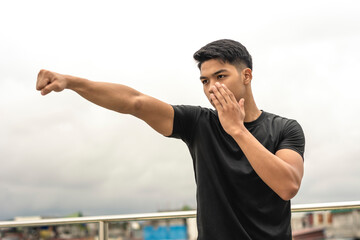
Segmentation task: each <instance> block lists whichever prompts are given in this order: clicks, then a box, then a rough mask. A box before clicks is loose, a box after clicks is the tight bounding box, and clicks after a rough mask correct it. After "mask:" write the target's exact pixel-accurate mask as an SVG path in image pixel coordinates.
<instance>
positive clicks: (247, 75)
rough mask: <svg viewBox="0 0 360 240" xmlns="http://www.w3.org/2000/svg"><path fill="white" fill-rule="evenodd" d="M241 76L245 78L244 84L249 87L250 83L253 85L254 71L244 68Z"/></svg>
mask: <svg viewBox="0 0 360 240" xmlns="http://www.w3.org/2000/svg"><path fill="white" fill-rule="evenodd" d="M241 75H242V77H243V80H244V84H245V85H247V84H249V83H251V80H252V71H251V69H250V68H244V69H243V70H242V71H241Z"/></svg>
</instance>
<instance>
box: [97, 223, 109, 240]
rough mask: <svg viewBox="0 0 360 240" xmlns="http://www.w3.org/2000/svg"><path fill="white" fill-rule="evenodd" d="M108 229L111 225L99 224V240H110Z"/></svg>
mask: <svg viewBox="0 0 360 240" xmlns="http://www.w3.org/2000/svg"><path fill="white" fill-rule="evenodd" d="M108 228H109V223H107V222H104V221H100V222H99V240H108Z"/></svg>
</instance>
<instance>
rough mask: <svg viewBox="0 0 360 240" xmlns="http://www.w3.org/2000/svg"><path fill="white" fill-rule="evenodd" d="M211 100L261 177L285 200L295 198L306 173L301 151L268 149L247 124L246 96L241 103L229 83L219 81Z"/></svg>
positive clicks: (226, 129)
mask: <svg viewBox="0 0 360 240" xmlns="http://www.w3.org/2000/svg"><path fill="white" fill-rule="evenodd" d="M211 99H212V101H213V102H214V105H215V107H216V109H217V111H218V114H219V119H220V122H221V125H222V126H223V128H224V130H225V131H226V132H227V133H228V134H229V135H231V136H232V137H233V138H234V140H235V141H236V142H237V144H238V145H239V146H240V148H241V150H242V151H243V152H244V154H245V156H246V157H247V159H248V160H249V162H250V164H251V166H252V167H253V169H254V170H255V172H256V173H257V174H258V175H259V177H260V178H261V179H262V180H263V181H264V182H265V183H266V184H267V185H268V186H269V187H270V188H271V189H272V190H273V191H274V192H276V193H277V194H278V195H279V196H280V197H281V198H282V199H284V200H290V199H291V198H293V197H294V196H295V195H296V193H297V192H298V190H299V188H300V184H301V180H302V176H303V159H302V157H301V156H300V154H299V153H297V152H295V151H293V150H290V149H281V150H279V151H277V152H276V153H275V154H273V153H271V152H270V151H268V150H267V149H266V148H265V147H264V146H263V145H262V144H261V143H260V142H259V141H258V140H257V139H256V138H255V137H254V136H253V135H252V134H251V133H250V132H249V131H248V130H247V129H246V128H245V126H244V118H245V109H244V99H241V100H240V101H239V102H237V101H236V99H235V97H234V95H233V94H232V93H231V92H230V90H229V89H227V87H226V86H225V85H220V84H219V83H218V84H216V86H214V87H213V94H211Z"/></svg>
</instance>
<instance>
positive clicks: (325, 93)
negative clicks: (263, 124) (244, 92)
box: [0, 0, 360, 220]
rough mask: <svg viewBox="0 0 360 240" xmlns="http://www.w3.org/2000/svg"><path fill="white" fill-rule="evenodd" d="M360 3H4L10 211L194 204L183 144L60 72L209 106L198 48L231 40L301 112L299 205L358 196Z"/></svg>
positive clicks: (258, 91) (3, 208)
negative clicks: (54, 76) (54, 78)
mask: <svg viewBox="0 0 360 240" xmlns="http://www.w3.org/2000/svg"><path fill="white" fill-rule="evenodd" d="M359 12H360V3H359V2H358V1H355V0H354V1H347V0H345V1H344V0H341V1H340V0H339V1H325V0H324V1H314V0H311V1H308V0H306V1H301V2H297V3H294V2H293V1H285V0H284V1H244V2H242V1H238V0H236V1H226V0H225V1H224V0H222V1H209V0H206V1H205V0H204V1H184V0H183V1H176V2H175V1H166V0H164V1H157V0H153V1H146V0H138V1H74V0H71V1H70V0H69V1H64V0H63V1H48V0H46V1H45V0H44V1H38V0H35V1H16V0H15V1H1V2H0V39H1V40H0V43H1V44H0V136H1V137H0V164H1V167H0V220H4V219H9V218H12V217H14V216H33V215H42V216H63V215H66V214H69V213H73V212H76V211H82V212H83V213H84V214H85V215H107V214H123V213H140V212H155V211H158V210H164V209H177V208H181V207H182V206H183V205H185V204H187V205H190V206H192V207H194V208H195V207H196V203H195V181H194V174H193V169H192V160H191V158H190V154H189V153H188V151H187V148H186V145H185V144H184V143H182V142H181V141H179V140H174V139H168V138H164V137H162V136H161V135H159V134H157V133H156V132H154V131H153V130H152V129H150V128H149V127H148V126H147V125H146V124H145V123H143V122H142V121H140V120H138V119H136V118H134V117H131V116H127V115H120V114H117V113H115V112H112V111H109V110H106V109H102V108H100V107H98V106H96V105H93V104H91V103H88V102H86V101H85V100H84V99H82V98H81V97H79V96H78V95H77V94H76V93H74V92H71V91H69V90H66V91H64V92H62V93H52V94H50V95H48V96H45V97H44V96H41V95H40V93H39V92H37V91H36V90H35V82H36V76H37V73H38V71H39V70H40V69H42V68H45V69H49V70H53V71H57V72H60V73H66V74H71V75H76V76H81V77H85V78H88V79H92V80H96V81H109V82H116V83H122V84H126V85H129V86H131V87H133V88H135V89H137V90H139V91H142V92H144V93H146V94H149V95H152V96H154V97H157V98H159V99H161V100H163V101H166V102H168V103H171V104H192V105H201V106H204V107H210V104H209V103H208V102H207V99H206V97H205V96H204V94H203V92H202V86H201V83H200V81H199V71H198V69H197V67H196V63H195V62H194V60H193V59H192V55H193V53H194V52H195V51H196V50H198V49H199V48H200V47H202V46H203V45H205V44H207V43H208V42H211V41H213V40H217V39H221V38H231V39H235V40H237V41H240V42H241V43H243V44H244V45H245V46H246V47H247V49H248V50H249V52H250V53H251V54H252V56H253V63H254V71H253V76H254V78H253V91H254V97H255V99H256V102H257V104H258V106H259V108H260V109H263V110H266V111H268V112H273V113H276V114H279V115H282V116H286V117H289V118H294V119H297V120H298V122H299V123H300V124H301V125H302V127H303V129H304V132H305V135H306V152H305V175H304V179H303V183H302V186H301V190H300V191H299V193H298V195H297V196H296V197H295V198H294V199H293V201H292V202H293V204H300V203H318V202H335V201H353V200H360V191H359V189H360V174H359V172H360V159H359V155H360V148H359V140H360V126H359V118H360V94H359V86H360V84H359V81H360V73H359V66H360V45H359V43H360V15H359Z"/></svg>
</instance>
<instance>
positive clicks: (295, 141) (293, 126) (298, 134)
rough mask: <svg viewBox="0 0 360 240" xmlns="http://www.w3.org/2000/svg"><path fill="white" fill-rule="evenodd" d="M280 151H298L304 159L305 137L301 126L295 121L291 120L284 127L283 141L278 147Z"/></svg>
mask: <svg viewBox="0 0 360 240" xmlns="http://www.w3.org/2000/svg"><path fill="white" fill-rule="evenodd" d="M280 149H291V150H294V151H296V152H297V153H299V154H300V155H301V157H302V158H303V159H304V151H305V136H304V132H303V130H302V128H301V126H300V124H299V123H298V122H297V121H295V120H289V121H287V123H286V124H285V126H284V129H283V132H282V137H281V141H280V143H279V145H278V150H280Z"/></svg>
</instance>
